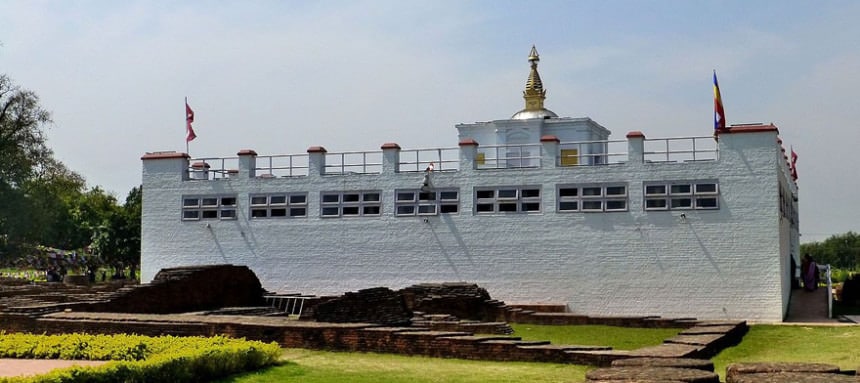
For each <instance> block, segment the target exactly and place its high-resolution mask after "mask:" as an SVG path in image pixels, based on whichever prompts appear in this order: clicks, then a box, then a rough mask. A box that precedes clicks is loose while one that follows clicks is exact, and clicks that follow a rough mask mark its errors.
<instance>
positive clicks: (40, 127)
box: [0, 74, 52, 255]
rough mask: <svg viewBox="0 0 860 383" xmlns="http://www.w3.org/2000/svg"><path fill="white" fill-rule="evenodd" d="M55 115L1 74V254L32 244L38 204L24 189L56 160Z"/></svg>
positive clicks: (33, 94)
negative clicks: (52, 143)
mask: <svg viewBox="0 0 860 383" xmlns="http://www.w3.org/2000/svg"><path fill="white" fill-rule="evenodd" d="M50 122H51V115H50V113H48V112H47V111H45V110H44V109H42V107H41V106H40V105H39V97H38V96H37V95H36V94H35V93H34V92H32V91H29V90H26V89H22V88H21V87H19V86H17V85H15V84H14V83H13V82H12V80H10V79H9V77H8V76H6V75H3V74H0V255H3V254H4V253H9V252H10V251H11V252H14V251H15V249H19V248H21V247H22V246H23V245H24V244H26V243H27V242H31V240H32V238H31V235H32V234H33V232H32V231H33V229H34V225H35V224H34V223H32V222H31V221H28V217H31V216H32V214H33V210H31V209H33V208H34V207H36V202H35V201H33V200H32V198H31V197H32V195H31V194H29V193H28V191H27V189H26V188H23V187H22V186H23V185H24V184H25V183H26V182H27V181H29V180H31V179H32V178H33V176H34V175H35V174H36V173H37V172H39V171H40V170H44V169H46V168H47V167H48V166H49V165H50V160H52V152H51V150H50V149H49V148H48V147H47V146H46V144H45V140H46V137H45V128H46V126H47V124H49V123H50Z"/></svg>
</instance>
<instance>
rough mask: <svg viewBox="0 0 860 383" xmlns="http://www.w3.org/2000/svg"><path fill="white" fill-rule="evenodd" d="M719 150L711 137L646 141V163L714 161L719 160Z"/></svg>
mask: <svg viewBox="0 0 860 383" xmlns="http://www.w3.org/2000/svg"><path fill="white" fill-rule="evenodd" d="M718 148H719V145H718V144H717V141H716V140H714V137H711V136H702V137H680V138H656V139H646V140H645V161H646V162H686V161H712V160H716V159H717V158H718V155H719V149H718Z"/></svg>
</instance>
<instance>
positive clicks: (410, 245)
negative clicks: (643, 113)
mask: <svg viewBox="0 0 860 383" xmlns="http://www.w3.org/2000/svg"><path fill="white" fill-rule="evenodd" d="M479 142H480V141H479ZM777 150H778V146H777V145H776V132H775V131H768V132H756V133H745V134H725V135H723V136H721V138H720V156H719V160H716V161H700V162H684V163H643V162H642V161H641V160H640V161H635V160H631V161H630V162H628V163H626V164H618V165H610V166H581V167H564V168H561V167H555V165H554V164H551V165H549V164H544V166H543V167H541V168H538V169H483V170H473V169H470V168H468V167H462V166H461V170H459V171H456V172H437V173H434V174H433V183H434V185H435V186H436V187H437V188H443V187H457V188H459V191H460V213H459V214H452V215H438V216H429V217H397V216H395V215H394V190H395V189H399V188H417V187H418V186H420V183H421V180H422V177H423V174H419V173H393V172H390V173H385V174H370V175H345V176H341V175H336V176H335V175H320V174H319V172H316V173H314V172H313V171H312V172H311V174H310V175H309V176H307V177H295V178H274V179H261V178H250V177H247V174H246V173H241V174H240V177H238V178H234V179H230V180H218V181H183V180H182V171H181V170H180V169H182V167H183V166H184V165H183V163H187V160H184V159H155V160H144V161H143V236H142V265H141V273H142V276H141V278H142V280H143V281H144V282H146V281H148V280H150V279H151V278H152V277H154V275H155V273H157V272H158V270H160V269H161V268H165V267H174V266H180V265H195V264H215V263H232V264H237V265H248V266H249V267H250V268H251V269H252V270H253V271H254V272H255V273H257V275H258V277H259V278H260V280H261V281H262V283H263V286H264V287H265V288H266V289H268V290H271V291H279V292H301V293H306V294H318V295H324V294H341V293H343V292H346V291H354V290H357V289H362V288H369V287H376V286H387V287H390V288H394V289H397V288H402V287H405V286H409V285H412V284H416V283H422V282H445V281H468V282H474V283H478V284H479V285H481V286H482V287H485V288H487V289H488V291H489V292H490V294H491V295H492V296H493V297H494V298H497V299H501V300H504V301H507V302H552V303H567V304H568V305H569V307H570V309H571V311H573V312H577V313H584V314H589V315H660V316H664V317H691V316H692V317H697V318H700V319H747V320H755V321H780V320H781V319H782V317H783V313H784V311H785V308H786V305H787V295H786V291H787V290H786V283H785V277H784V275H785V274H786V272H785V268H786V267H787V266H786V265H785V262H786V258H785V257H784V256H783V255H781V254H782V253H783V252H784V251H785V246H786V245H785V244H786V239H785V238H784V235H785V234H781V233H784V231H785V229H784V228H781V224H780V217H779V208H778V202H777V201H775V200H774V199H775V198H778V197H777V193H778V191H777V189H778V181H777V171H776V169H777V165H778V164H777V160H776V159H777ZM464 153H468V150H464ZM183 161H185V162H183ZM468 161H472V159H467V163H468ZM242 175H245V176H244V177H243V176H242ZM710 179H716V180H718V181H719V187H720V201H719V203H720V209H719V210H708V211H705V210H686V211H683V212H681V211H647V212H646V211H645V210H644V209H643V187H642V183H643V182H647V181H659V180H710ZM600 182H625V183H627V185H628V193H629V198H628V211H626V212H611V213H610V212H607V213H557V212H556V211H555V201H556V198H555V192H556V185H558V184H568V183H571V184H580V183H600ZM506 185H509V186H511V185H513V186H515V185H540V186H541V188H542V211H541V213H539V214H513V215H493V216H484V215H476V214H473V188H474V187H477V186H506ZM352 190H380V191H382V200H383V208H382V210H383V211H382V215H381V216H380V217H364V218H361V217H355V218H320V217H319V211H320V207H319V193H320V192H321V191H352ZM285 191H286V192H289V191H303V192H308V200H309V201H308V202H309V205H308V213H309V214H308V217H307V218H299V219H283V220H278V219H262V220H260V219H258V220H249V219H248V215H249V194H252V193H267V192H285ZM222 193H235V194H237V195H238V203H239V207H238V214H239V218H238V219H237V220H233V221H218V220H206V221H190V222H189V221H182V220H181V198H182V196H183V195H205V194H222ZM681 213H684V215H685V218H681ZM425 218H427V220H426V222H425Z"/></svg>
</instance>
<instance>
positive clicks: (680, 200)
mask: <svg viewBox="0 0 860 383" xmlns="http://www.w3.org/2000/svg"><path fill="white" fill-rule="evenodd" d="M658 186H662V187H663V188H664V189H663V192H662V193H654V192H652V193H649V192H648V189H649V187H650V188H652V189H653V188H654V187H658ZM678 189H683V190H684V191H680V190H678ZM700 189H706V190H700ZM676 190H677V191H676ZM642 195H643V204H642V207H643V209H645V210H646V211H666V210H719V209H720V183H719V181H718V180H715V179H708V180H690V181H687V180H684V181H653V182H644V183H643V186H642ZM704 201H711V202H713V204H712V205H711V204H708V205H706V206H703V205H702V203H703V202H704ZM654 203H656V204H658V205H661V206H655V207H649V206H648V205H649V204H652V205H653V204H654Z"/></svg>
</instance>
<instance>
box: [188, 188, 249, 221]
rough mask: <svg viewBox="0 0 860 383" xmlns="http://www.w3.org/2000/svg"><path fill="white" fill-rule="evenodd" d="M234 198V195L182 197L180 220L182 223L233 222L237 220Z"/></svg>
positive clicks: (236, 203) (236, 205)
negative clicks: (202, 221)
mask: <svg viewBox="0 0 860 383" xmlns="http://www.w3.org/2000/svg"><path fill="white" fill-rule="evenodd" d="M236 198H237V195H236V194H218V195H183V196H182V199H181V201H180V206H181V213H180V214H181V216H180V219H181V220H183V221H200V220H206V221H209V220H222V221H228V220H235V219H237V218H238V217H237V213H236V209H237V208H238V201H237V199H236ZM204 202H206V203H204Z"/></svg>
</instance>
